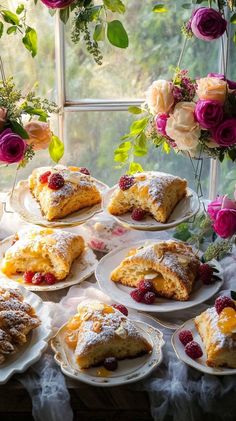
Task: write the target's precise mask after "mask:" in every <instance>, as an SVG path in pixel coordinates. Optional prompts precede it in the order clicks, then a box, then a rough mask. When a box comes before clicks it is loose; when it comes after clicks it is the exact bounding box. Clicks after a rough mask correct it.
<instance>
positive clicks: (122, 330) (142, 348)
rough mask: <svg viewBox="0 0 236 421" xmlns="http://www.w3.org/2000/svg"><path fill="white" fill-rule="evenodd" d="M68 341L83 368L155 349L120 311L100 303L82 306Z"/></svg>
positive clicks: (69, 328) (69, 329)
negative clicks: (107, 359)
mask: <svg viewBox="0 0 236 421" xmlns="http://www.w3.org/2000/svg"><path fill="white" fill-rule="evenodd" d="M65 341H66V343H67V345H68V346H69V347H70V348H72V349H73V350H74V353H75V358H76V361H77V363H78V365H79V367H80V368H89V367H92V366H96V365H99V364H100V363H102V362H103V361H104V359H105V358H107V357H116V358H117V359H120V360H122V359H125V358H134V357H137V356H140V355H142V354H147V353H149V352H150V351H151V350H152V346H151V345H150V344H149V342H147V340H146V339H145V338H144V337H143V336H142V335H141V333H140V332H139V331H138V330H137V328H136V327H135V325H134V324H133V323H132V322H131V321H130V320H129V319H127V317H126V316H124V315H123V314H122V313H121V312H120V311H118V310H116V309H115V308H113V307H111V306H109V305H106V304H102V303H99V302H91V301H90V302H89V303H88V304H86V305H82V304H81V305H79V306H78V314H76V315H75V316H74V317H73V318H72V319H71V320H70V321H69V322H68V324H67V326H66V336H65Z"/></svg>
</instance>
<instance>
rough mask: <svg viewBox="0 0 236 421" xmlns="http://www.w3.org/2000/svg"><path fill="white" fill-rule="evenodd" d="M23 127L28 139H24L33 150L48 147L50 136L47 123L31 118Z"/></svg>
mask: <svg viewBox="0 0 236 421" xmlns="http://www.w3.org/2000/svg"><path fill="white" fill-rule="evenodd" d="M24 128H25V130H26V131H27V133H28V135H29V139H26V142H27V143H28V145H32V146H33V149H34V150H35V151H38V150H40V149H46V148H47V147H48V145H49V143H50V141H51V137H52V134H51V130H50V127H49V125H48V123H44V122H42V121H38V120H32V121H30V122H29V123H27V124H26V125H25V127H24Z"/></svg>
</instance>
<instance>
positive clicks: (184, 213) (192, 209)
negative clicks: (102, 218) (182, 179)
mask: <svg viewBox="0 0 236 421" xmlns="http://www.w3.org/2000/svg"><path fill="white" fill-rule="evenodd" d="M167 175H168V174H167ZM117 187H118V184H116V185H115V186H113V187H111V188H110V189H109V190H108V191H107V192H105V193H104V196H103V209H104V210H105V211H106V212H107V213H108V214H109V215H110V216H112V217H113V218H114V219H116V221H118V222H119V223H120V224H122V225H124V226H126V227H129V228H133V229H136V230H144V231H162V230H166V229H169V228H173V227H176V226H177V225H179V224H181V223H182V222H184V221H187V220H188V219H190V218H192V217H193V216H194V215H196V214H197V212H198V211H199V208H200V201H199V198H198V195H197V193H195V192H194V191H193V190H192V189H190V188H187V192H188V193H187V196H186V197H184V198H183V199H182V200H181V201H180V202H179V203H178V204H177V205H176V207H175V208H174V210H173V212H172V213H171V215H170V217H169V219H168V221H167V222H166V223H165V224H163V223H161V222H157V221H156V220H155V219H154V218H153V217H152V216H146V218H145V219H144V220H143V221H134V220H133V219H132V218H131V212H127V213H125V214H124V215H120V216H115V215H112V214H111V213H110V212H109V211H108V209H107V206H108V203H109V201H110V199H111V196H112V194H113V192H114V191H115V189H116V188H117Z"/></svg>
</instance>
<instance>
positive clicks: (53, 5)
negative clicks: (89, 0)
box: [41, 0, 75, 9]
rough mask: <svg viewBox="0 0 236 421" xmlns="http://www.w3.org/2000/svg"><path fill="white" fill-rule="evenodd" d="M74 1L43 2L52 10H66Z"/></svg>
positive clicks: (43, 0) (53, 0) (42, 0)
mask: <svg viewBox="0 0 236 421" xmlns="http://www.w3.org/2000/svg"><path fill="white" fill-rule="evenodd" d="M74 1H75V0H41V2H42V3H43V4H45V6H47V7H49V8H50V9H64V8H65V7H68V6H69V5H70V4H71V3H73V2H74Z"/></svg>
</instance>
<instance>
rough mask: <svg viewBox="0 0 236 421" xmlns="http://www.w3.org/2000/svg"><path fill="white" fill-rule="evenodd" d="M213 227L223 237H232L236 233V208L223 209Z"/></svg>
mask: <svg viewBox="0 0 236 421" xmlns="http://www.w3.org/2000/svg"><path fill="white" fill-rule="evenodd" d="M213 228H214V230H215V232H216V234H218V235H219V236H220V237H221V238H229V237H232V235H234V234H235V233H236V210H235V209H221V210H220V211H219V212H218V213H217V216H216V220H215V222H214V225H213Z"/></svg>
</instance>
